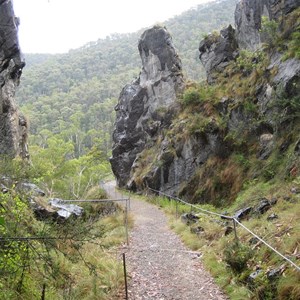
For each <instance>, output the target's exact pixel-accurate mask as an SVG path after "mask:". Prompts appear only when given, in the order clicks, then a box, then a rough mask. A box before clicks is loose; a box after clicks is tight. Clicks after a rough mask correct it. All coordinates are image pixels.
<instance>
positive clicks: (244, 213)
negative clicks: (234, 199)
mask: <svg viewBox="0 0 300 300" xmlns="http://www.w3.org/2000/svg"><path fill="white" fill-rule="evenodd" d="M252 209H253V208H252V207H250V206H249V207H246V208H242V209H239V210H238V211H237V212H236V213H235V214H234V218H235V219H237V220H239V221H241V220H243V219H245V218H246V217H248V216H249V214H250V213H251V212H252Z"/></svg>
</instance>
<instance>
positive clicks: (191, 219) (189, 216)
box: [180, 213, 199, 225]
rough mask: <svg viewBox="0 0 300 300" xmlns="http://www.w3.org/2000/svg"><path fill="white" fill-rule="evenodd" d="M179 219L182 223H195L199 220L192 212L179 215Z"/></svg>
mask: <svg viewBox="0 0 300 300" xmlns="http://www.w3.org/2000/svg"><path fill="white" fill-rule="evenodd" d="M180 219H181V221H182V222H183V223H184V224H187V225H191V224H194V223H197V222H198V220H199V217H198V216H196V215H195V214H193V213H185V214H183V215H181V217H180Z"/></svg>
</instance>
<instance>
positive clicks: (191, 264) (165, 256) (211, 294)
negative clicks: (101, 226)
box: [105, 182, 228, 300]
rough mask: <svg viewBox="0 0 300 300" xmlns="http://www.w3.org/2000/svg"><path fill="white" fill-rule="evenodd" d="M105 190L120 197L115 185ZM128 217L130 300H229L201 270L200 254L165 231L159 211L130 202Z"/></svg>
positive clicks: (163, 221) (127, 254)
mask: <svg viewBox="0 0 300 300" xmlns="http://www.w3.org/2000/svg"><path fill="white" fill-rule="evenodd" d="M105 189H106V190H107V192H108V193H109V194H110V196H111V197H116V196H119V195H118V193H117V192H116V191H115V190H114V182H108V183H106V184H105ZM131 213H132V215H133V217H134V228H133V230H132V231H131V233H130V246H129V248H128V249H126V257H127V268H128V273H129V277H130V280H129V299H130V300H142V299H143V300H145V299H147V300H150V299H151V300H152V299H153V300H156V299H159V300H198V299H206V300H208V299H211V300H223V299H228V298H227V297H226V296H225V295H224V294H223V293H222V291H221V290H220V288H219V287H218V286H217V285H216V284H215V283H214V281H213V279H212V277H211V275H210V274H209V273H208V272H207V271H205V270H204V268H203V265H202V263H201V260H200V258H199V254H198V253H196V252H193V251H189V249H187V248H186V247H185V246H184V245H183V243H182V242H181V240H180V238H179V237H178V236H177V235H176V234H175V233H173V232H172V231H171V230H170V229H169V228H168V224H167V218H166V216H165V214H164V213H163V212H162V211H160V210H159V209H158V208H157V207H156V206H154V205H151V204H149V203H146V202H144V201H138V200H134V199H132V200H131Z"/></svg>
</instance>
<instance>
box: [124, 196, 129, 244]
mask: <svg viewBox="0 0 300 300" xmlns="http://www.w3.org/2000/svg"><path fill="white" fill-rule="evenodd" d="M125 235H126V243H127V246H129V238H128V199H126V205H125Z"/></svg>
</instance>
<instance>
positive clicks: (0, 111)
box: [0, 1, 28, 158]
mask: <svg viewBox="0 0 300 300" xmlns="http://www.w3.org/2000/svg"><path fill="white" fill-rule="evenodd" d="M0 20H1V22H0V155H7V156H10V157H14V156H18V155H19V156H21V157H22V158H26V157H28V149H27V122H26V120H25V118H24V117H23V116H22V115H20V114H19V112H18V109H17V106H16V104H15V100H14V96H15V91H16V88H17V86H18V84H19V78H20V76H21V73H22V68H23V67H24V65H25V62H24V59H23V57H22V54H21V51H20V47H19V42H18V19H17V18H16V17H15V15H14V11H13V6H12V1H1V2H0Z"/></svg>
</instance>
